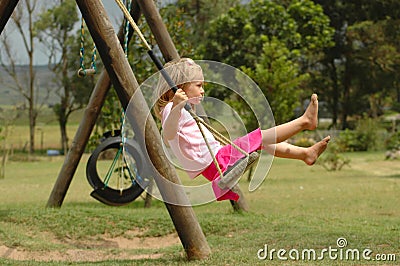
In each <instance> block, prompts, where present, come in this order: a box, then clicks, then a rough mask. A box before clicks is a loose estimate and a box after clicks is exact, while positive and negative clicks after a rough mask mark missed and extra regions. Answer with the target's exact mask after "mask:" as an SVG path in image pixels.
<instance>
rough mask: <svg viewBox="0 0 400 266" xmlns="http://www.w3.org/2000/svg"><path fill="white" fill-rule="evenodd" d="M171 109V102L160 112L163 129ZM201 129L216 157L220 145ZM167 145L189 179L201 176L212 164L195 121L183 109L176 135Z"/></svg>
mask: <svg viewBox="0 0 400 266" xmlns="http://www.w3.org/2000/svg"><path fill="white" fill-rule="evenodd" d="M171 108H172V102H170V103H168V104H167V105H166V106H165V108H164V109H163V110H162V121H161V123H162V126H163V128H165V127H167V126H168V125H167V124H165V121H166V120H167V118H168V116H169V114H170V112H171ZM201 127H202V129H203V132H204V134H205V136H206V138H207V140H208V143H209V145H210V147H211V150H212V152H213V153H214V155H216V154H217V152H218V151H219V150H220V149H221V147H222V146H221V144H220V143H219V142H218V141H217V140H216V139H215V138H214V136H213V135H212V134H211V132H210V131H209V130H208V129H207V128H205V127H204V126H203V125H201ZM168 144H169V146H170V147H171V150H172V152H173V153H174V155H175V156H176V157H177V158H178V160H179V162H180V163H181V166H182V167H183V169H184V170H185V171H186V172H187V173H188V174H189V176H190V178H195V177H196V176H198V175H199V174H201V173H202V172H203V171H204V170H205V169H206V168H207V167H208V166H209V165H210V164H211V163H212V162H213V159H212V157H211V154H210V152H209V150H208V148H207V145H206V142H205V140H204V138H203V136H202V134H201V132H200V129H199V127H198V125H197V123H196V121H195V120H194V119H193V117H192V116H191V115H190V113H189V112H188V111H186V110H185V109H184V108H182V112H181V116H180V118H179V123H178V133H177V135H176V136H175V137H174V138H173V139H172V140H169V141H168Z"/></svg>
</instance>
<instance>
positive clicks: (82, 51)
mask: <svg viewBox="0 0 400 266" xmlns="http://www.w3.org/2000/svg"><path fill="white" fill-rule="evenodd" d="M80 37H81V38H80V40H81V47H80V49H79V57H80V60H79V62H80V68H79V70H78V77H81V78H82V77H85V76H86V75H94V74H96V73H97V67H96V59H97V49H96V44H95V43H93V50H92V58H91V61H92V62H91V64H90V68H89V69H86V68H85V58H84V55H85V20H84V18H83V17H82V22H81V35H80Z"/></svg>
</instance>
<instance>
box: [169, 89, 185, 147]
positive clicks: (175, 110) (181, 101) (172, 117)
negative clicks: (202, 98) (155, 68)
mask: <svg viewBox="0 0 400 266" xmlns="http://www.w3.org/2000/svg"><path fill="white" fill-rule="evenodd" d="M187 100H188V97H187V95H186V93H185V92H184V91H183V90H182V89H178V90H177V91H176V92H175V95H174V98H172V103H173V104H172V108H171V112H170V113H169V115H168V117H167V119H166V120H165V122H164V126H163V129H164V130H163V135H164V139H165V140H171V139H173V138H174V137H175V136H176V134H178V125H179V118H180V117H181V112H182V108H183V107H184V106H185V103H186V101H187Z"/></svg>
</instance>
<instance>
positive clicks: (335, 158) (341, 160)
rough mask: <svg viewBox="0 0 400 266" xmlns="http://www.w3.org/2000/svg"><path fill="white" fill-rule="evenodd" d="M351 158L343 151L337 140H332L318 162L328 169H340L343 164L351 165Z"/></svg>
mask: <svg viewBox="0 0 400 266" xmlns="http://www.w3.org/2000/svg"><path fill="white" fill-rule="evenodd" d="M350 161H351V160H350V159H349V158H347V157H346V156H345V155H343V153H341V147H340V146H339V145H338V143H336V142H331V143H329V145H328V148H327V149H326V151H325V152H324V153H323V154H322V155H321V157H320V158H318V160H317V164H318V165H321V166H322V167H324V168H325V169H326V170H327V171H339V170H341V169H342V168H343V166H345V165H347V166H350Z"/></svg>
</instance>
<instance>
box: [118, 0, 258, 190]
mask: <svg viewBox="0 0 400 266" xmlns="http://www.w3.org/2000/svg"><path fill="white" fill-rule="evenodd" d="M115 2H116V3H117V4H118V6H119V7H120V9H121V11H122V12H123V13H124V16H125V18H126V19H127V20H128V21H129V23H130V25H131V26H132V28H133V29H134V30H135V31H136V33H137V34H138V36H139V38H140V39H141V41H142V43H143V44H144V46H146V48H147V53H148V55H149V56H150V58H151V59H152V61H153V62H154V63H155V65H156V66H157V68H158V70H159V71H160V73H161V75H162V76H163V77H164V79H165V81H166V82H167V84H168V85H169V86H170V87H171V89H172V90H173V92H174V93H175V92H176V91H177V90H178V88H177V86H176V84H175V83H174V82H173V81H172V79H171V77H170V76H169V74H168V73H167V72H166V71H165V69H164V67H163V65H162V63H161V62H160V60H159V59H158V58H157V57H156V56H155V54H154V52H153V50H152V48H151V47H150V45H149V44H148V43H147V41H146V39H145V37H144V36H143V34H142V32H141V31H140V29H139V27H138V26H137V25H136V23H135V21H134V20H133V18H132V16H131V15H130V12H129V11H128V10H127V8H126V7H125V5H124V4H123V3H122V1H121V0H115ZM184 108H185V110H187V111H188V112H189V113H190V115H191V116H192V117H193V119H194V120H195V121H196V123H197V125H198V127H199V129H200V132H201V134H202V136H203V139H204V141H205V143H206V145H207V148H208V151H209V152H210V155H211V157H212V159H213V163H214V164H215V167H216V168H217V170H218V173H219V175H220V178H221V180H220V181H219V183H218V186H219V187H220V188H221V189H226V188H230V187H233V186H234V185H236V183H237V181H238V180H239V178H240V177H241V175H242V173H243V172H244V171H246V169H247V168H248V167H250V165H252V164H253V163H254V162H255V161H256V160H257V159H258V158H259V154H258V152H252V153H250V154H249V153H247V152H246V151H244V150H243V149H242V148H240V147H239V146H237V145H236V144H235V143H233V142H232V141H231V140H230V139H228V138H226V137H225V136H223V135H222V134H221V133H219V132H218V131H216V130H215V129H214V128H212V127H211V126H210V125H208V124H207V123H205V122H204V121H203V120H202V119H201V118H200V117H199V116H198V115H197V114H196V113H195V112H194V111H193V109H192V108H191V106H190V105H189V104H188V103H186V104H185V106H184ZM201 125H204V126H205V127H206V128H207V129H208V130H210V132H211V133H212V134H213V136H214V137H215V138H216V139H217V140H218V141H220V142H221V143H222V144H223V145H227V144H230V145H231V146H232V147H233V148H235V149H237V150H238V151H239V152H240V153H242V154H243V155H244V156H245V157H244V158H242V159H241V160H239V161H237V162H236V163H235V164H234V165H233V167H232V168H230V169H229V170H227V171H226V172H225V175H224V174H223V173H222V170H221V167H220V166H219V164H218V162H217V160H216V158H215V154H214V153H213V151H212V149H211V146H210V145H209V143H208V140H207V138H206V136H205V134H204V131H203V129H202V127H201Z"/></svg>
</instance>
